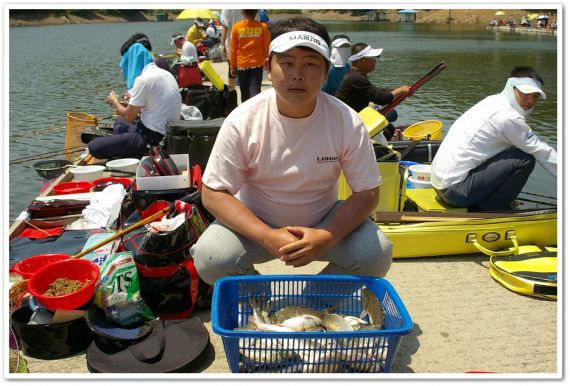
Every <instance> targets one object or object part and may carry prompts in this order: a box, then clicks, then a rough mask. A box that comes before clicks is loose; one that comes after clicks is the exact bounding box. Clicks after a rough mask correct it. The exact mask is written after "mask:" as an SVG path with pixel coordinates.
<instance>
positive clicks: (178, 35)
mask: <svg viewBox="0 0 570 386" xmlns="http://www.w3.org/2000/svg"><path fill="white" fill-rule="evenodd" d="M182 38H184V35H182V34H181V33H180V32H175V33H173V34H172V39H171V40H170V45H171V46H173V45H174V42H175V41H177V40H178V39H182Z"/></svg>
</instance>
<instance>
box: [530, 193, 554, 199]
mask: <svg viewBox="0 0 570 386" xmlns="http://www.w3.org/2000/svg"><path fill="white" fill-rule="evenodd" d="M521 194H528V195H529V196H536V197H542V198H550V199H551V200H556V197H552V196H547V195H544V194H538V193H532V192H521Z"/></svg>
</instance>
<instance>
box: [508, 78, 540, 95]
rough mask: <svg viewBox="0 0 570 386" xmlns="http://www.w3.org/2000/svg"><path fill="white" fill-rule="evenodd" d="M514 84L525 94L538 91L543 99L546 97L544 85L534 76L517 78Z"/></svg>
mask: <svg viewBox="0 0 570 386" xmlns="http://www.w3.org/2000/svg"><path fill="white" fill-rule="evenodd" d="M515 79H516V81H515V84H514V86H515V87H516V88H517V90H519V91H520V92H522V93H523V94H533V93H538V94H539V95H540V98H541V99H542V100H544V99H546V93H545V92H544V91H542V85H541V84H540V82H539V81H537V80H536V79H533V78H515Z"/></svg>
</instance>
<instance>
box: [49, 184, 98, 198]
mask: <svg viewBox="0 0 570 386" xmlns="http://www.w3.org/2000/svg"><path fill="white" fill-rule="evenodd" d="M92 186H93V184H92V183H91V182H89V181H70V182H62V183H59V184H57V185H55V186H54V187H53V191H54V193H55V194H57V195H60V194H74V193H89V191H90V190H91V187H92Z"/></svg>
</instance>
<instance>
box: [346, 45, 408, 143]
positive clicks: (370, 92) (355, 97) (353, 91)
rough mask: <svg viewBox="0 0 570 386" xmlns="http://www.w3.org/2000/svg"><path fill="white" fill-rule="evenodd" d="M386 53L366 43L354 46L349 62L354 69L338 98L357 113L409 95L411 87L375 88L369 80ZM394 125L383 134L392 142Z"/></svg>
mask: <svg viewBox="0 0 570 386" xmlns="http://www.w3.org/2000/svg"><path fill="white" fill-rule="evenodd" d="M382 51H384V50H383V49H382V48H372V47H370V46H369V45H367V44H366V43H357V44H355V45H354V46H352V56H350V57H349V58H348V60H349V61H350V62H351V63H352V68H351V69H350V71H349V72H348V73H347V74H346V76H345V77H344V79H343V80H342V83H341V84H340V86H339V88H338V90H337V92H336V97H337V98H338V99H340V100H341V101H343V102H344V103H346V104H347V105H349V106H350V107H352V108H353V109H354V110H355V111H356V112H359V111H361V110H362V109H364V108H365V107H368V105H369V104H370V102H372V103H374V104H377V105H387V104H389V103H391V102H392V101H393V100H394V99H396V98H398V97H400V96H405V95H408V93H409V92H410V87H409V86H408V85H403V86H400V87H398V88H395V89H393V90H390V89H389V88H380V87H376V86H374V85H373V84H372V83H371V82H370V80H369V79H368V74H369V73H371V72H372V71H374V69H375V67H376V59H377V58H378V57H379V56H380V55H381V54H382ZM396 118H397V115H396V114H395V113H393V116H390V117H388V116H387V117H386V119H387V120H388V121H389V122H393V121H395V120H396ZM394 130H395V128H394V125H392V124H389V125H388V126H387V127H386V128H385V129H384V130H383V134H384V136H385V137H386V139H387V140H390V139H391V138H392V136H393V134H394Z"/></svg>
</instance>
